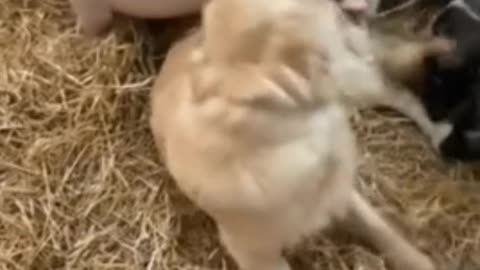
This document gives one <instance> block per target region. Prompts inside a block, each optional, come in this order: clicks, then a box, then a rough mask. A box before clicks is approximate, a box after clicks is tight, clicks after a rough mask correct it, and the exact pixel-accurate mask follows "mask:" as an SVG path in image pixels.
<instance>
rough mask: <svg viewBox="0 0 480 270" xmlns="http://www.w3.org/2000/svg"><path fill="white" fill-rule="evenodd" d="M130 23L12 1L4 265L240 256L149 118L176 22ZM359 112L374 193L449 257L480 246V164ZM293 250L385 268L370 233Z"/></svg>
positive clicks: (325, 263)
mask: <svg viewBox="0 0 480 270" xmlns="http://www.w3.org/2000/svg"><path fill="white" fill-rule="evenodd" d="M177 26H178V25H177ZM123 29H124V31H117V32H116V33H114V34H111V35H109V36H108V37H106V38H104V39H98V40H89V39H86V38H85V37H84V36H82V35H80V34H78V33H76V32H75V27H74V19H73V15H72V14H71V12H70V9H69V7H68V4H67V1H65V0H42V1H40V0H3V1H0V269H2V270H3V269H12V270H23V269H36V270H51V269H72V270H80V269H95V270H101V269H148V270H150V269H165V270H167V269H225V268H229V269H231V268H232V267H233V266H232V262H231V260H230V259H228V257H227V256H226V255H225V252H224V251H223V250H222V249H221V248H220V247H219V243H218V240H217V237H216V234H215V227H214V225H213V223H212V222H211V220H210V219H209V218H207V217H206V216H205V215H204V214H202V213H201V212H199V211H198V210H197V209H196V208H194V207H192V205H191V204H190V203H189V202H188V200H186V199H185V198H184V197H183V196H182V195H181V194H180V192H179V191H178V190H177V189H176V187H175V185H174V184H173V181H172V180H171V178H170V177H169V175H168V173H167V171H166V170H165V167H164V166H163V165H162V163H161V160H159V157H158V155H157V152H156V150H155V148H154V146H153V142H152V138H151V134H150V132H149V129H148V112H149V109H148V94H149V87H150V86H151V82H152V78H153V76H154V75H155V72H156V70H158V65H156V64H155V63H158V61H159V59H161V57H162V54H163V53H164V51H165V48H167V47H168V44H169V42H170V41H171V40H172V36H173V34H174V33H176V32H178V31H177V30H176V29H177V28H176V26H175V23H174V22H162V23H160V24H159V25H157V28H156V31H155V35H154V38H152V35H150V38H149V39H150V40H155V43H156V44H155V45H156V46H155V47H156V48H157V50H146V49H145V48H146V47H145V46H143V45H142V44H145V43H144V41H145V37H146V35H144V34H141V32H134V31H133V29H132V28H123ZM172 29H173V30H172ZM158 48H160V49H158ZM153 53H154V54H153ZM356 124H357V125H356V128H357V130H358V134H359V141H360V146H361V149H362V151H363V153H364V156H363V157H364V159H363V162H362V166H361V177H360V187H361V189H362V192H364V193H365V194H366V195H367V196H369V197H370V198H371V199H372V201H373V202H375V204H376V205H378V206H379V207H381V208H384V209H386V210H389V209H391V210H394V212H395V213H396V219H397V220H401V221H402V223H405V224H407V225H408V228H409V229H408V231H409V234H410V235H411V238H412V239H413V240H415V242H416V243H417V244H418V245H420V246H421V247H422V248H424V249H425V250H427V251H428V252H430V253H432V254H433V255H435V256H437V257H439V258H440V259H442V260H444V261H447V262H453V263H454V262H456V261H458V259H459V258H462V257H464V256H474V255H477V256H476V257H478V255H479V254H480V229H479V228H480V197H479V195H480V188H479V183H478V182H476V181H475V179H478V175H479V171H478V169H477V170H475V169H472V168H468V167H466V166H465V165H447V164H444V163H442V162H441V161H440V160H439V159H438V158H437V157H436V155H435V154H434V153H432V151H431V149H430V148H429V146H428V143H427V142H425V140H424V139H423V137H422V136H421V135H420V133H419V132H418V131H417V129H416V128H415V127H413V125H412V124H411V123H410V122H409V121H408V120H406V119H404V118H402V117H399V116H397V115H396V114H390V113H388V114H387V113H378V112H373V111H365V112H363V113H362V114H361V115H360V116H359V118H358V119H357V121H356ZM290 259H291V260H292V262H293V263H294V265H296V266H297V267H298V268H297V269H372V270H373V269H384V266H383V263H382V261H381V259H380V258H379V257H377V256H375V255H374V253H372V252H370V251H369V250H367V249H365V248H363V247H362V246H360V245H357V244H355V243H353V242H344V241H340V242H338V241H333V240H331V238H329V237H321V236H319V237H315V238H313V237H312V239H310V241H309V242H308V243H307V244H306V245H305V246H304V247H302V248H301V249H300V250H298V251H297V252H296V253H295V254H293V255H292V256H290ZM477 269H479V268H477Z"/></svg>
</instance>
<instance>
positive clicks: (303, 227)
mask: <svg viewBox="0 0 480 270" xmlns="http://www.w3.org/2000/svg"><path fill="white" fill-rule="evenodd" d="M203 15H204V22H203V28H202V29H201V30H200V31H198V32H196V33H194V34H193V35H191V36H189V37H187V38H186V39H184V40H182V41H180V42H179V43H178V44H177V45H175V47H174V48H173V49H172V50H171V51H170V53H169V55H168V56H167V59H166V62H165V64H164V66H163V68H162V71H161V72H160V75H159V77H158V79H157V81H156V84H155V86H154V90H153V93H152V117H151V126H152V131H153V134H154V137H155V141H156V143H157V145H158V147H159V148H163V150H164V157H165V161H166V164H167V166H168V168H169V170H170V172H171V173H172V175H173V176H174V178H175V179H176V181H177V184H178V186H179V187H180V189H181V190H182V191H183V192H184V193H185V194H186V195H187V196H188V197H189V198H190V199H192V201H193V202H194V203H196V204H197V205H198V206H199V207H200V208H201V209H203V210H204V211H206V212H207V213H208V214H210V215H211V216H212V217H213V218H214V220H215V221H216V223H217V225H218V228H219V231H220V234H221V238H222V241H223V243H224V244H225V246H226V248H227V250H228V251H229V252H230V254H231V255H232V256H233V257H234V259H235V260H236V262H237V263H238V264H239V266H240V268H241V269H243V270H274V269H275V270H279V269H289V266H288V263H287V262H286V261H285V259H283V258H282V256H281V252H282V250H283V249H284V248H287V247H291V246H292V245H294V244H295V243H297V242H298V241H300V240H301V238H302V237H305V236H308V235H310V234H311V233H313V232H314V231H315V230H317V229H322V228H324V227H325V226H326V225H328V224H329V223H331V222H332V221H338V222H340V223H341V224H344V225H346V228H347V229H349V230H351V231H354V232H357V233H360V235H361V236H364V237H365V238H366V239H367V240H370V242H371V243H372V244H373V245H374V246H375V247H376V248H378V249H380V251H382V252H384V253H385V255H386V256H387V258H389V259H390V262H391V263H393V265H394V266H395V269H397V270H403V269H413V270H432V269H433V266H432V264H431V262H430V261H429V259H428V258H426V257H425V256H424V255H422V254H421V253H419V252H418V251H417V250H416V249H415V248H413V247H412V246H411V245H410V244H408V243H407V242H406V241H405V240H404V239H403V238H401V237H400V236H399V235H398V234H397V233H396V232H395V231H394V230H393V229H392V228H391V227H390V226H389V225H387V223H386V222H385V221H384V220H383V219H382V218H381V217H380V216H379V215H378V214H376V212H375V211H374V210H373V208H372V207H371V206H370V205H369V204H368V203H367V202H366V201H365V200H364V199H363V198H362V197H361V196H360V194H358V193H357V192H356V191H355V190H354V187H353V180H354V178H355V168H356V153H355V152H356V151H355V143H354V137H353V133H352V130H351V129H350V126H349V123H348V115H347V113H346V111H345V109H344V108H343V106H342V104H341V102H342V99H341V98H340V96H341V95H340V90H339V89H340V88H341V87H350V86H352V85H354V83H353V82H350V83H346V82H347V81H348V79H349V78H348V77H345V78H343V80H345V81H341V82H340V81H339V80H340V79H341V77H342V76H345V75H348V70H347V71H345V72H343V71H342V70H341V67H342V61H344V60H345V59H350V58H349V57H348V55H350V50H351V48H350V47H349V46H348V45H349V44H347V41H346V39H345V36H343V35H344V34H345V33H344V32H343V30H342V29H343V28H342V20H343V19H345V18H342V17H341V14H340V12H339V9H338V7H337V6H336V5H335V4H334V2H333V1H315V0H303V1H293V0H278V1H276V2H275V4H274V5H272V2H271V1H269V0H229V1H227V0H213V1H211V3H209V4H208V5H207V7H206V8H205V10H204V14H203ZM344 22H345V21H343V23H344ZM350 45H352V44H350ZM347 64H348V63H347ZM350 64H352V63H350ZM362 64H365V68H368V63H367V62H365V63H362ZM362 64H359V66H357V67H360V66H361V65H362ZM352 70H355V69H351V70H350V71H352ZM366 74H368V73H366ZM352 75H354V74H352ZM364 79H365V80H368V79H372V78H364ZM373 79H376V78H373ZM378 84H381V83H380V82H379V83H378ZM349 85H350V86H349ZM351 91H354V89H352V90H351Z"/></svg>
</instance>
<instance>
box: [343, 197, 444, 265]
mask: <svg viewBox="0 0 480 270" xmlns="http://www.w3.org/2000/svg"><path fill="white" fill-rule="evenodd" d="M342 221H343V222H342V223H341V224H342V225H343V226H344V228H345V229H346V230H348V231H350V232H351V233H353V234H354V235H357V236H359V237H361V238H362V239H363V240H365V241H367V242H369V243H370V244H371V245H372V246H373V247H374V248H375V249H377V250H378V251H379V252H381V253H383V254H384V255H385V257H386V259H387V261H388V262H389V263H391V264H392V266H393V267H394V269H395V270H406V269H409V270H434V269H435V267H434V265H433V263H432V261H431V260H430V259H429V258H428V257H427V256H426V255H424V254H422V253H421V252H420V251H419V250H417V249H416V248H415V247H414V246H413V245H411V244H410V243H409V242H407V240H406V239H405V238H403V237H402V236H401V235H400V234H399V233H398V232H397V231H396V230H395V229H394V228H393V227H392V226H391V225H390V224H388V222H387V221H386V220H385V219H384V218H383V217H381V216H380V215H379V214H378V213H377V211H376V210H375V209H374V208H373V206H371V205H370V204H369V203H368V202H367V201H366V199H364V198H363V197H362V196H361V195H360V194H359V193H358V192H357V191H354V192H353V194H352V198H351V206H350V208H349V212H348V213H347V215H346V216H345V217H344V219H343V220H342Z"/></svg>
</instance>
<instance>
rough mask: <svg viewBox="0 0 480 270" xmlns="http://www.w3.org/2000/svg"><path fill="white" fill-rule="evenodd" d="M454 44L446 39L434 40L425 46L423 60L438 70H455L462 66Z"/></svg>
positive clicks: (461, 60)
mask: <svg viewBox="0 0 480 270" xmlns="http://www.w3.org/2000/svg"><path fill="white" fill-rule="evenodd" d="M457 52H458V50H456V42H455V41H453V40H449V39H446V38H434V39H432V40H431V41H428V42H427V44H426V45H425V52H424V59H425V61H426V63H431V64H434V65H436V66H437V67H439V68H447V69H448V68H455V67H458V66H460V65H462V62H463V59H462V57H461V56H460V55H458V53H457Z"/></svg>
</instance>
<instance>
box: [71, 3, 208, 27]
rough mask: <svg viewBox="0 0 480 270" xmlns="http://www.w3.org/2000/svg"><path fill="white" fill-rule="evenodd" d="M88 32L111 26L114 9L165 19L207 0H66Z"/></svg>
mask: <svg viewBox="0 0 480 270" xmlns="http://www.w3.org/2000/svg"><path fill="white" fill-rule="evenodd" d="M69 1H70V4H71V6H72V9H73V11H74V12H75V13H76V15H77V21H78V24H79V25H80V28H81V29H82V30H83V31H84V32H85V33H86V34H87V35H100V34H103V33H105V32H106V31H107V30H108V29H110V27H111V24H112V21H113V15H114V12H118V13H121V14H124V15H128V16H131V17H136V18H144V19H165V18H173V17H178V16H182V15H187V14H192V13H196V12H199V11H200V9H201V7H202V5H203V4H204V2H205V1H206V0H69Z"/></svg>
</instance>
